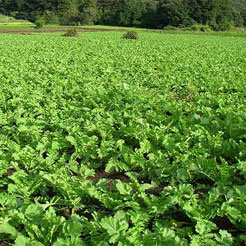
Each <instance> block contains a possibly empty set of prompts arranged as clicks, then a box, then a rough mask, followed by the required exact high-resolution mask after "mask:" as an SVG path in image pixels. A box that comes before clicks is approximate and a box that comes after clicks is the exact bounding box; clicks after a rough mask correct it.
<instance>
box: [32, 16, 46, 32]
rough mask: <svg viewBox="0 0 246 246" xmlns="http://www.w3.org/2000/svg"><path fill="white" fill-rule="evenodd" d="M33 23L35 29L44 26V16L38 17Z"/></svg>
mask: <svg viewBox="0 0 246 246" xmlns="http://www.w3.org/2000/svg"><path fill="white" fill-rule="evenodd" d="M34 24H35V28H36V29H41V28H43V27H44V24H45V20H44V18H42V17H41V18H38V19H37V20H36V21H35V22H34Z"/></svg>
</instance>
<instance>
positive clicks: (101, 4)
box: [0, 0, 246, 30]
mask: <svg viewBox="0 0 246 246" xmlns="http://www.w3.org/2000/svg"><path fill="white" fill-rule="evenodd" d="M0 12H1V13H3V14H5V15H11V16H14V17H15V18H17V19H18V18H19V19H20V18H21V19H27V20H29V21H32V22H34V21H35V20H37V19H40V18H43V19H44V20H45V22H46V23H47V24H61V25H86V24H102V25H113V26H134V27H148V28H163V27H165V26H175V27H189V26H192V25H194V24H201V25H208V26H210V28H212V29H213V30H227V29H229V28H231V27H233V26H246V0H0Z"/></svg>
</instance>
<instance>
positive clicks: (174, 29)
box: [163, 26, 178, 31]
mask: <svg viewBox="0 0 246 246" xmlns="http://www.w3.org/2000/svg"><path fill="white" fill-rule="evenodd" d="M177 29H178V28H177V27H175V26H165V27H164V28H163V30H164V31H176V30H177Z"/></svg>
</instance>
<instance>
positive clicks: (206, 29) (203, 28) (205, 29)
mask: <svg viewBox="0 0 246 246" xmlns="http://www.w3.org/2000/svg"><path fill="white" fill-rule="evenodd" d="M191 29H192V31H195V32H211V31H212V30H211V28H210V27H209V26H208V25H193V26H192V27H191Z"/></svg>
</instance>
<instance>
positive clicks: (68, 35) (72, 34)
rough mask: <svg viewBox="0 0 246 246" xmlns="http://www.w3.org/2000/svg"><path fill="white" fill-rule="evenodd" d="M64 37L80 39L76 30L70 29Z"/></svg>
mask: <svg viewBox="0 0 246 246" xmlns="http://www.w3.org/2000/svg"><path fill="white" fill-rule="evenodd" d="M63 36H64V37H78V32H77V29H76V28H71V29H68V30H67V32H66V33H65V34H64V35H63Z"/></svg>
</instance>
